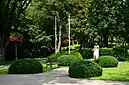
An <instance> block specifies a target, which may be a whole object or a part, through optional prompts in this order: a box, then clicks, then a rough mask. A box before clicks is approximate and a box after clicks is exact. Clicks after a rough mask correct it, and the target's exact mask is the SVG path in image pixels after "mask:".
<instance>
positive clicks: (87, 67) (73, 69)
mask: <svg viewBox="0 0 129 85" xmlns="http://www.w3.org/2000/svg"><path fill="white" fill-rule="evenodd" d="M101 75H102V68H101V66H99V65H98V64H97V63H95V62H93V61H88V60H81V61H78V62H74V63H73V64H71V65H70V67H69V77H72V78H88V77H97V76H101Z"/></svg>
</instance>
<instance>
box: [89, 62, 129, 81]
mask: <svg viewBox="0 0 129 85" xmlns="http://www.w3.org/2000/svg"><path fill="white" fill-rule="evenodd" d="M90 79H91V80H112V81H129V62H123V63H121V64H119V65H118V67H117V68H103V74H102V76H100V77H92V78H90Z"/></svg>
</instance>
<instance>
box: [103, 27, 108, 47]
mask: <svg viewBox="0 0 129 85" xmlns="http://www.w3.org/2000/svg"><path fill="white" fill-rule="evenodd" d="M103 43H104V47H107V46H108V30H107V29H105V30H104V32H103Z"/></svg>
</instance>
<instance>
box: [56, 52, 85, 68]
mask: <svg viewBox="0 0 129 85" xmlns="http://www.w3.org/2000/svg"><path fill="white" fill-rule="evenodd" d="M57 60H58V62H59V63H60V65H61V66H70V65H71V64H72V63H74V62H77V61H79V60H83V58H82V56H80V55H78V56H75V55H72V54H71V55H62V56H60V57H58V58H57Z"/></svg>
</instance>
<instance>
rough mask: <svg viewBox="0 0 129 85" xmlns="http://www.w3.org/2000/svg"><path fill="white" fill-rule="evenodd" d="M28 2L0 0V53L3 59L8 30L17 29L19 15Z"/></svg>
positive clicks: (27, 0) (29, 0)
mask: <svg viewBox="0 0 129 85" xmlns="http://www.w3.org/2000/svg"><path fill="white" fill-rule="evenodd" d="M30 2H31V0H0V55H2V56H3V59H4V52H5V47H6V46H7V42H8V37H9V32H10V31H11V30H12V29H13V30H16V29H17V27H18V21H19V18H20V15H21V14H22V13H23V12H24V11H25V10H26V8H27V7H28V5H29V4H30Z"/></svg>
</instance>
